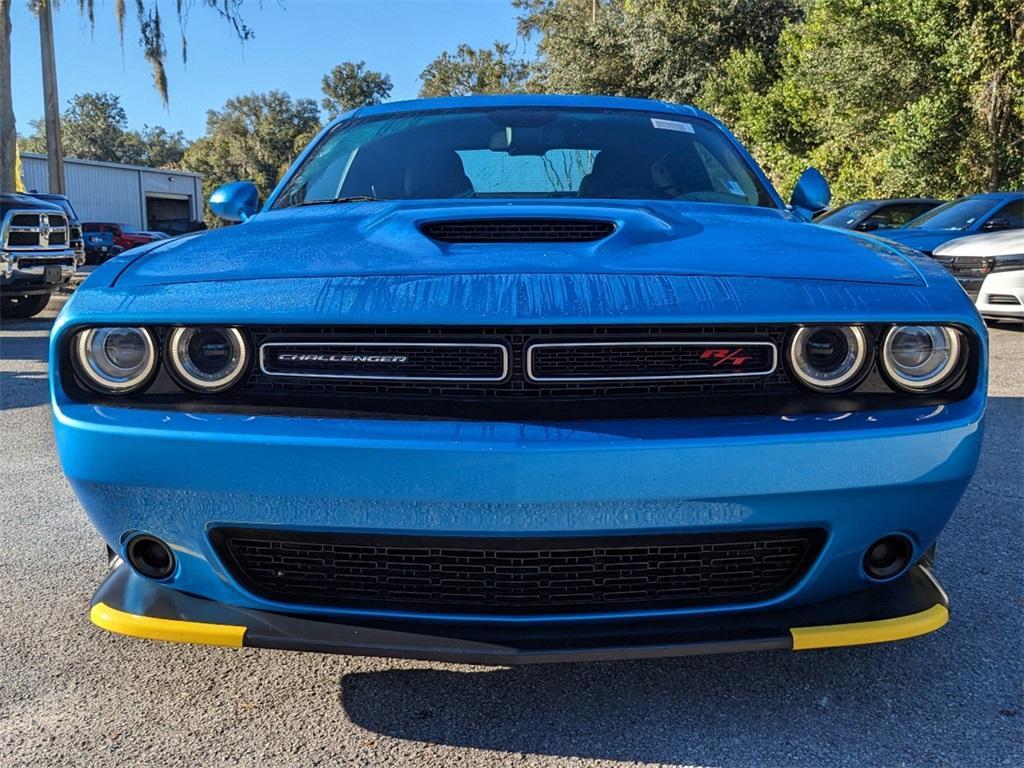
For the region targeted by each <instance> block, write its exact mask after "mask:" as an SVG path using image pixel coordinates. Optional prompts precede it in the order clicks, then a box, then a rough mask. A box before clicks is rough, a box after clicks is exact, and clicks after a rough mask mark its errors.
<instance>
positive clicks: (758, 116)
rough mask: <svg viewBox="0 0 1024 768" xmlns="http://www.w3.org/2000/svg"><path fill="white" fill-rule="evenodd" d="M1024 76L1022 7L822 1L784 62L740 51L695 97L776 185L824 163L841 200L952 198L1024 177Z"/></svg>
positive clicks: (789, 38) (934, 0)
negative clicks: (733, 132) (743, 144)
mask: <svg viewBox="0 0 1024 768" xmlns="http://www.w3.org/2000/svg"><path fill="white" fill-rule="evenodd" d="M1022 81H1024V10H1022V9H1021V7H1019V6H1018V5H1014V4H1012V3H1009V2H1006V1H1005V0H980V1H979V2H975V3H970V4H968V3H953V2H949V1H948V0H920V2H915V3H911V4H908V3H906V2H904V1H903V0H820V2H817V3H815V4H813V5H812V6H810V8H809V10H808V13H807V18H806V20H805V21H804V22H802V23H800V24H793V25H791V26H790V27H788V28H787V29H786V30H785V31H784V32H783V33H782V35H781V36H780V39H779V45H778V49H777V55H776V56H774V57H770V56H769V57H765V56H762V55H761V54H760V53H758V52H757V51H755V50H752V49H748V50H745V51H742V52H740V51H736V52H734V53H733V54H732V55H731V56H730V58H729V59H728V60H727V62H726V64H725V65H724V67H723V68H722V71H721V72H720V73H719V75H717V76H716V77H714V78H712V79H710V80H709V82H708V83H706V85H705V88H704V91H703V93H702V95H701V97H700V103H701V104H702V105H703V106H706V107H707V108H709V109H710V110H712V111H714V112H716V113H718V114H719V115H720V116H721V117H723V118H724V119H725V120H726V121H727V122H729V123H730V124H731V125H732V126H733V127H734V129H735V130H736V131H737V133H739V135H740V136H741V138H743V139H744V140H745V141H746V142H747V143H748V144H749V145H750V146H751V148H752V149H753V151H754V154H755V155H756V156H757V157H758V158H759V159H760V160H761V161H762V162H763V163H764V164H765V165H766V166H767V168H768V170H769V172H770V173H771V175H772V176H773V178H774V180H775V182H776V183H777V184H778V185H779V186H780V187H782V188H788V187H789V186H790V185H791V184H792V183H793V181H795V179H796V176H797V174H798V173H799V171H800V169H801V168H803V167H805V166H807V165H816V166H818V167H820V168H821V169H822V170H823V171H824V172H825V175H826V176H827V177H828V178H829V179H830V180H831V181H832V185H833V190H834V192H835V196H836V199H837V200H838V201H844V200H850V199H855V198H859V197H887V196H901V195H917V194H920V195H935V196H944V197H956V196H959V195H963V194H969V193H972V192H978V191H981V190H984V189H996V188H1019V187H1020V186H1021V185H1022V183H1024V155H1022V151H1021V149H1022V146H1024V145H1022V141H1024V139H1022V136H1024V82H1022ZM1014 94H1016V96H1014Z"/></svg>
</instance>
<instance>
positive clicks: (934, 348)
mask: <svg viewBox="0 0 1024 768" xmlns="http://www.w3.org/2000/svg"><path fill="white" fill-rule="evenodd" d="M962 348H963V345H962V344H961V342H960V334H959V333H958V332H957V331H955V330H953V329H952V328H946V327H945V326H941V325H896V326H893V327H892V328H890V329H889V332H888V333H887V334H885V341H883V342H882V367H883V368H884V370H885V372H886V374H888V376H889V378H890V379H891V380H892V382H893V383H894V384H895V385H896V386H898V387H899V388H900V389H905V390H907V391H910V392H926V391H928V390H932V389H936V388H937V387H939V386H940V385H941V384H943V382H945V381H947V380H948V379H949V378H950V376H952V375H953V373H954V372H956V371H957V370H959V368H960V361H961V349H962Z"/></svg>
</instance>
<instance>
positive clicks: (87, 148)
mask: <svg viewBox="0 0 1024 768" xmlns="http://www.w3.org/2000/svg"><path fill="white" fill-rule="evenodd" d="M60 125H61V143H62V144H63V147H64V154H65V156H67V157H77V158H79V159H81V160H100V161H103V162H108V163H128V164H131V165H146V166H152V167H156V168H160V167H177V166H179V164H180V162H181V158H182V156H183V155H184V153H185V150H186V148H187V147H188V142H187V141H186V139H185V135H184V134H183V133H182V132H181V131H176V132H173V133H171V132H169V131H167V130H166V129H164V128H161V127H159V126H153V127H150V126H148V125H147V126H144V127H143V129H142V131H132V130H128V128H127V125H128V117H127V115H126V114H125V111H124V108H123V107H122V106H121V99H120V97H118V96H115V95H114V94H112V93H107V92H104V91H100V92H96V93H80V94H78V95H76V96H75V97H74V98H72V99H71V100H70V101H69V102H68V106H67V108H66V109H65V110H64V114H63V115H61V119H60ZM32 127H33V129H34V132H33V134H32V135H31V136H28V137H26V138H23V139H22V140H21V142H20V146H21V150H22V151H23V152H41V153H45V152H46V134H45V127H44V124H43V121H42V120H34V121H33V122H32Z"/></svg>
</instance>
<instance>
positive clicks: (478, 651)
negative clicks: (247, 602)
mask: <svg viewBox="0 0 1024 768" xmlns="http://www.w3.org/2000/svg"><path fill="white" fill-rule="evenodd" d="M90 618H91V619H92V622H93V623H94V624H96V625H97V626H99V627H102V628H104V629H107V630H110V631H112V632H117V633H120V634H123V635H131V636H134V637H144V638H148V639H151V640H167V641H172V642H187V643H201V644H206V645H222V646H231V647H252V648H277V649H283V650H293V651H316V652H320V653H343V654H352V655H359V656H388V657H395V658H404V659H422V660H427V661H446V662H455V663H460V664H486V665H494V666H504V665H512V664H537V663H551V662H570V661H573V662H580V661H609V660H613V659H639V658H662V657H669V656H690V655H699V654H710V653H734V652H743V651H765V650H797V651H800V650H809V649H813V648H830V647H836V646H846V645H863V644H867V643H881V642H889V641H893V640H902V639H905V638H909V637H915V636H918V635H923V634H926V633H928V632H932V631H934V630H936V629H938V628H939V627H941V626H943V625H944V624H945V623H946V621H948V619H949V611H948V601H947V599H946V595H945V593H944V592H943V591H942V588H941V587H940V586H939V585H938V583H937V582H936V581H935V578H934V577H933V576H932V574H931V571H930V570H929V569H927V568H926V567H924V566H922V565H918V566H916V567H914V568H913V569H912V570H911V571H910V572H909V573H907V575H906V576H904V577H902V578H900V579H898V580H897V581H894V582H891V583H888V584H884V585H880V586H878V587H874V588H872V589H869V590H864V591H862V592H857V593H855V594H852V595H847V596H845V597H841V598H836V599H834V600H829V601H827V602H822V603H817V604H814V605H805V606H800V607H797V608H789V609H785V610H774V611H763V612H759V613H749V612H748V613H736V614H727V615H719V614H703V615H694V616H682V617H672V618H659V619H649V620H644V621H614V622H601V623H595V622H590V621H573V622H565V623H550V622H545V623H539V624H534V625H529V624H524V623H515V624H509V623H505V624H502V623H494V622H487V623H479V624H476V623H464V622H460V623H445V622H436V621H431V622H427V621H420V622H413V621H404V622H398V621H386V622H385V621H379V620H347V619H346V620H337V619H329V618H323V617H310V616H298V615H294V614H287V613H274V612H270V611H260V610H253V609H248V608H237V607H235V606H231V605H225V604H223V603H216V602H213V601H211V600H206V599H204V598H201V597H196V596H194V595H189V594H185V593H183V592H178V591H176V590H173V589H170V588H169V587H166V586H163V585H161V584H158V583H156V582H153V581H149V580H148V579H145V578H143V577H141V576H139V575H137V574H136V573H135V572H134V571H132V570H131V569H130V568H129V567H127V566H126V565H124V564H123V563H119V564H118V565H117V566H116V567H115V568H113V570H111V572H110V574H109V575H108V576H107V578H106V579H105V580H104V582H103V583H102V584H101V585H100V587H99V589H98V590H97V591H96V594H95V595H94V596H93V600H92V609H91V612H90Z"/></svg>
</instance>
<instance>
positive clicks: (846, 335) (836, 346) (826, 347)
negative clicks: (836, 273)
mask: <svg viewBox="0 0 1024 768" xmlns="http://www.w3.org/2000/svg"><path fill="white" fill-rule="evenodd" d="M870 360H871V347H870V345H869V343H868V335H867V333H865V331H864V329H863V328H860V327H858V326H856V325H817V326H803V327H801V328H798V329H797V331H796V333H794V334H793V338H792V339H791V340H790V342H789V363H790V367H791V368H792V370H793V373H794V374H795V375H796V377H797V379H799V380H800V383H801V384H803V385H804V386H805V387H809V388H810V389H815V390H818V391H819V392H835V391H839V390H842V389H847V388H850V387H852V386H854V385H855V384H857V382H858V380H859V379H860V377H861V375H862V374H863V373H864V372H865V371H866V370H867V364H868V363H869V362H870Z"/></svg>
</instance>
